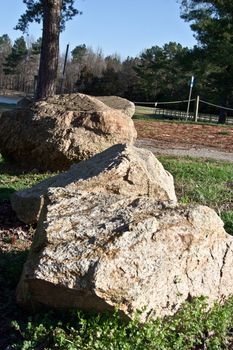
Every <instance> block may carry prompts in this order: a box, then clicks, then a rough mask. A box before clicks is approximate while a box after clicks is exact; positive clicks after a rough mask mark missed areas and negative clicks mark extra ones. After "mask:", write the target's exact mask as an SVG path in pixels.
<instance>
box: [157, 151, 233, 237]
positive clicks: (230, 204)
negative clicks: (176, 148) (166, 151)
mask: <svg viewBox="0 0 233 350" xmlns="http://www.w3.org/2000/svg"><path fill="white" fill-rule="evenodd" d="M159 159H160V160H161V162H162V163H163V165H164V167H165V168H166V170H168V171H169V172H171V174H172V175H173V176H174V180H175V187H176V193H177V196H178V199H179V201H180V202H181V203H184V204H188V203H199V204H203V205H207V206H209V207H211V208H213V209H215V210H216V211H217V213H218V214H219V215H220V216H221V218H222V220H223V221H224V223H225V229H226V231H227V232H228V233H230V234H232V235H233V163H226V162H217V161H212V160H209V161H200V160H198V159H197V160H195V159H188V158H171V157H159Z"/></svg>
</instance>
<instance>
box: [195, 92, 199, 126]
mask: <svg viewBox="0 0 233 350" xmlns="http://www.w3.org/2000/svg"><path fill="white" fill-rule="evenodd" d="M199 102H200V96H199V95H198V96H197V98H196V103H195V113H194V121H195V122H197V119H198V111H199Z"/></svg>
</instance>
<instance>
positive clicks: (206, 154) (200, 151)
mask: <svg viewBox="0 0 233 350" xmlns="http://www.w3.org/2000/svg"><path fill="white" fill-rule="evenodd" d="M135 146H136V147H140V148H146V149H149V150H150V151H151V152H153V153H154V154H155V155H171V156H181V157H185V156H188V157H194V158H208V159H215V160H223V161H227V162H231V163H233V153H230V152H222V151H218V150H217V149H215V148H205V147H190V148H173V147H172V144H171V148H170V147H169V145H168V144H166V145H165V146H164V147H162V146H161V145H160V146H158V145H157V144H156V142H155V141H153V140H151V139H142V140H136V142H135Z"/></svg>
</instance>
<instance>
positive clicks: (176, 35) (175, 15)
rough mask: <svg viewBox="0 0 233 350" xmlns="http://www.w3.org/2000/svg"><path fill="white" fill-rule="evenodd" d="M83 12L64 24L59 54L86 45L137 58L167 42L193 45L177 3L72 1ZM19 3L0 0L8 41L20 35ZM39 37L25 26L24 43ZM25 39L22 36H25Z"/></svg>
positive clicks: (37, 28) (0, 22)
mask: <svg viewBox="0 0 233 350" xmlns="http://www.w3.org/2000/svg"><path fill="white" fill-rule="evenodd" d="M75 3H76V5H77V8H78V9H79V10H80V11H82V12H83V14H82V15H81V16H79V15H78V16H77V17H75V18H74V19H73V20H71V21H69V22H67V24H66V30H65V31H64V32H63V33H62V34H61V37H60V47H61V52H65V49H66V45H67V44H69V45H70V51H72V49H74V48H75V46H77V45H81V44H86V46H88V47H92V48H93V49H94V51H95V50H98V49H102V51H103V53H104V55H111V54H115V53H117V54H119V55H120V56H121V58H122V59H125V58H126V57H128V56H130V57H135V56H138V55H139V54H140V53H141V52H142V51H143V50H144V49H147V48H150V47H152V46H155V45H158V46H162V45H164V44H165V43H168V42H169V41H175V42H178V43H180V44H182V45H183V46H188V47H192V46H193V45H195V44H196V41H195V39H194V37H193V33H192V31H191V29H190V27H189V24H187V23H185V22H184V21H183V20H182V19H181V18H180V9H179V4H178V3H177V0H143V1H142V0H117V1H116V0H76V1H75ZM24 9H25V5H24V4H23V1H22V0H8V1H2V3H1V11H0V35H2V34H8V35H9V36H10V38H11V40H12V41H14V40H15V39H16V38H18V37H20V36H21V35H22V33H21V32H20V31H16V30H14V29H13V28H14V26H15V25H16V23H17V20H18V18H19V17H20V15H21V14H22V13H23V12H24ZM40 36H41V25H38V24H32V25H30V27H29V33H28V40H29V39H30V40H31V38H34V39H37V38H38V37H40ZM25 38H26V37H25Z"/></svg>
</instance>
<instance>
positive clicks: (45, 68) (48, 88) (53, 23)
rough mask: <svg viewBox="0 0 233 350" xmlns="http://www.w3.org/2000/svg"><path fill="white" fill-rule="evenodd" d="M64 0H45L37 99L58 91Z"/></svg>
mask: <svg viewBox="0 0 233 350" xmlns="http://www.w3.org/2000/svg"><path fill="white" fill-rule="evenodd" d="M61 7H62V0H43V34H42V46H41V56H40V66H39V75H38V84H37V90H36V96H35V98H36V100H39V99H42V98H44V97H48V96H53V95H54V94H55V93H56V80H57V70H58V59H59V34H60V21H61Z"/></svg>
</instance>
